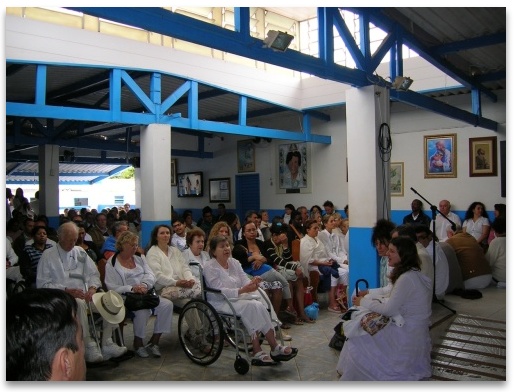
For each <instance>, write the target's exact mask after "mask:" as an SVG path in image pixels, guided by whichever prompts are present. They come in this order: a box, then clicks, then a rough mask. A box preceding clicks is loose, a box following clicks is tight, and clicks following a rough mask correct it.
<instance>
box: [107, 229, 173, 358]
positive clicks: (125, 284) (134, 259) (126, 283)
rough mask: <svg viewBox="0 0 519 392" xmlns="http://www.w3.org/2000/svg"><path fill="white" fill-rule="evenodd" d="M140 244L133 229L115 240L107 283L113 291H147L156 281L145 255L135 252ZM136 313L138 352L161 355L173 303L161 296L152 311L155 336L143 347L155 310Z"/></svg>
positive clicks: (134, 323) (122, 293)
mask: <svg viewBox="0 0 519 392" xmlns="http://www.w3.org/2000/svg"><path fill="white" fill-rule="evenodd" d="M138 244H139V237H137V236H136V235H135V234H133V233H132V232H131V231H125V232H123V233H122V234H121V235H120V236H119V238H118V239H117V242H116V243H115V247H116V249H117V252H116V253H115V254H114V255H113V256H112V257H111V258H110V259H108V261H107V263H106V272H105V284H106V287H107V288H108V290H114V291H116V292H118V293H119V294H121V295H124V293H127V292H129V291H131V292H134V293H139V294H146V292H147V291H148V290H149V289H151V288H152V287H153V285H154V284H155V281H156V279H155V275H154V274H153V271H152V270H151V268H150V267H149V265H148V263H147V262H146V260H145V259H144V258H142V257H141V256H137V255H136V254H135V251H136V250H137V247H138ZM133 313H134V315H135V316H134V318H133V333H134V338H133V347H134V348H135V353H136V354H137V355H138V356H139V357H141V358H147V357H149V354H151V355H152V356H153V357H156V358H160V356H161V353H160V350H159V340H160V337H161V336H162V334H163V333H170V332H171V322H172V318H173V303H172V302H171V301H168V300H167V299H165V298H162V297H160V303H159V305H158V306H157V307H156V308H154V310H153V314H155V316H157V317H156V318H155V325H154V328H153V335H152V336H151V338H150V340H149V342H148V344H147V345H146V346H144V337H145V336H146V325H147V324H148V320H149V319H150V316H151V314H152V311H151V309H141V310H134V311H133Z"/></svg>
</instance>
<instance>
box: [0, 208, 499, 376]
mask: <svg viewBox="0 0 519 392" xmlns="http://www.w3.org/2000/svg"><path fill="white" fill-rule="evenodd" d="M323 207H324V209H321V207H320V206H317V205H314V206H312V207H311V208H310V209H308V208H306V207H304V206H301V207H298V208H295V207H294V206H293V205H292V204H287V205H285V214H284V215H283V216H274V217H273V218H272V220H271V221H269V216H268V212H267V211H266V210H262V211H261V212H256V211H248V212H247V213H246V215H245V219H244V221H243V224H240V219H239V217H238V216H237V215H236V214H234V213H233V212H228V211H226V210H225V206H224V205H223V204H222V205H219V208H218V211H219V215H218V216H214V215H213V213H212V210H211V208H210V207H209V206H207V207H205V208H204V209H203V211H202V218H201V219H200V220H199V221H198V222H197V223H194V219H193V215H192V212H191V211H190V210H186V211H184V213H183V214H182V215H178V214H176V213H175V212H174V210H173V211H172V219H171V226H170V225H166V224H160V225H157V226H156V227H154V229H153V230H152V232H151V236H150V242H149V243H148V244H147V246H146V247H145V248H142V247H141V246H144V245H141V244H140V243H139V240H140V237H141V236H140V234H141V225H140V211H139V210H133V209H130V208H129V205H128V206H125V208H124V209H118V208H116V207H114V208H112V209H110V210H107V211H101V212H99V213H98V212H97V211H95V210H87V209H86V208H85V209H81V211H80V212H79V213H78V211H76V210H74V209H70V210H69V211H67V212H66V214H64V215H63V216H62V217H61V218H62V219H61V224H60V226H59V228H58V230H57V231H55V230H52V229H50V228H49V227H48V219H46V217H45V216H38V217H36V218H32V217H29V216H24V217H21V218H16V222H13V219H15V218H12V219H11V220H10V221H9V222H8V225H7V228H8V231H7V234H8V239H7V244H8V247H7V271H8V273H7V277H8V279H11V280H13V281H15V282H16V281H22V280H23V281H25V286H26V287H27V288H45V289H59V290H63V291H64V292H67V293H68V294H70V295H71V297H72V298H74V299H75V302H76V306H74V315H75V316H74V317H77V320H78V321H77V322H78V323H79V325H81V327H82V335H83V336H82V339H83V341H84V345H85V350H84V357H85V360H86V361H87V362H100V361H103V360H107V359H110V358H113V357H119V356H122V355H124V354H125V353H126V352H127V348H126V347H124V346H119V345H117V344H116V343H115V342H114V341H113V340H112V331H113V330H114V329H115V328H116V327H117V326H118V324H119V323H121V321H123V319H124V318H125V307H124V300H123V298H124V295H125V293H127V292H134V293H146V292H148V290H150V289H151V288H155V290H156V291H157V293H158V294H159V297H160V302H159V304H158V305H157V306H156V307H155V308H154V310H153V314H154V315H155V316H156V317H155V319H154V327H153V333H152V335H151V336H150V337H149V339H148V341H147V342H145V337H146V329H147V324H148V321H149V319H150V316H151V314H152V313H151V312H150V310H149V309H141V310H136V311H132V318H133V330H134V340H133V348H134V350H135V353H136V355H137V356H139V357H143V358H146V357H149V356H152V357H160V356H161V351H160V348H159V343H160V338H161V336H162V334H168V333H171V330H172V316H173V309H174V306H176V307H178V308H182V307H183V306H184V305H185V304H186V303H187V302H188V301H189V300H190V299H193V298H200V297H201V295H202V290H201V279H202V276H200V271H201V270H200V269H199V268H197V267H196V266H193V265H190V263H197V264H200V265H201V266H202V267H203V277H204V278H205V281H206V282H207V284H208V286H209V287H212V288H215V289H221V290H222V292H224V293H225V294H226V295H227V296H229V297H231V298H236V302H234V304H236V309H237V311H238V312H239V314H240V315H241V316H242V318H243V322H244V324H245V327H246V329H247V331H248V332H249V334H250V336H251V339H252V346H253V349H252V354H253V362H252V364H253V365H257V366H266V365H272V364H276V363H277V362H279V361H286V360H290V359H292V358H293V357H295V356H296V355H297V349H296V348H294V347H288V346H283V345H280V344H278V342H277V340H276V337H275V326H274V325H273V324H272V322H271V319H270V316H269V315H268V312H267V310H266V307H265V304H263V303H261V302H259V301H246V300H240V295H242V294H245V293H251V292H254V291H255V290H257V289H258V287H261V288H262V289H264V290H265V291H266V293H267V295H268V296H269V299H270V301H271V303H272V305H273V315H274V318H279V319H280V320H282V321H283V322H282V323H281V324H280V326H281V328H282V329H289V328H290V325H291V324H292V325H304V324H305V323H314V322H315V320H314V319H312V318H311V317H309V316H308V315H307V313H306V312H305V307H306V306H307V305H309V304H310V303H311V302H317V303H319V302H320V301H319V296H318V294H319V293H327V295H326V297H327V300H328V304H327V305H326V308H327V310H328V311H329V312H333V313H339V314H341V313H344V312H346V311H347V305H346V306H345V304H344V302H341V300H340V295H339V293H340V292H345V293H348V292H351V289H352V288H351V287H348V285H349V254H348V253H349V235H348V234H349V233H348V230H349V220H348V215H347V214H348V206H346V207H345V209H344V211H345V213H346V218H343V217H342V215H341V214H339V213H338V212H337V211H336V209H335V207H334V205H333V203H332V202H331V201H328V200H327V201H326V202H325V203H323ZM411 207H412V211H411V213H410V214H409V215H407V216H406V217H405V218H404V220H403V222H402V224H401V225H397V224H395V223H393V222H391V221H390V220H386V219H381V220H379V221H377V222H376V224H375V226H374V227H373V228H372V237H371V242H372V245H373V247H374V248H375V249H376V252H377V253H378V256H379V257H380V258H379V263H380V265H379V266H380V269H379V270H380V288H379V289H371V290H369V293H368V292H367V291H366V292H362V293H360V294H358V295H356V296H355V295H354V296H352V300H353V301H352V302H353V304H355V305H356V306H359V307H360V308H362V307H365V308H366V309H370V310H372V311H377V312H379V313H381V314H382V315H385V316H387V317H389V318H390V319H391V320H393V324H395V325H397V326H396V328H397V329H395V328H393V327H392V328H387V329H384V331H386V332H384V335H385V336H386V338H385V342H386V343H384V344H382V343H380V344H379V343H377V342H373V341H367V340H366V339H365V338H363V336H364V335H363V334H361V333H359V336H356V335H355V339H353V338H352V339H349V340H348V342H347V344H345V345H344V348H343V350H342V352H341V359H340V361H339V364H338V367H337V370H338V372H339V373H340V374H342V379H344V380H365V379H373V380H376V379H378V380H380V379H395V380H398V379H400V380H402V379H404V378H402V377H403V373H399V372H398V369H395V368H392V370H391V371H389V372H381V371H380V369H381V368H383V367H384V366H383V364H382V362H383V360H384V358H386V357H388V358H391V353H390V350H393V349H394V351H398V350H399V349H401V348H402V347H407V346H406V345H409V347H408V350H409V351H408V356H407V357H406V358H407V359H406V360H405V361H403V362H402V364H401V365H402V372H403V371H404V370H403V368H404V367H406V368H407V369H409V368H413V369H415V373H409V374H408V376H409V377H410V378H409V379H421V378H424V377H428V371H430V369H429V368H428V367H427V366H428V365H426V364H425V363H423V358H424V355H425V354H424V350H425V351H427V350H429V351H430V342H429V343H428V345H425V346H423V347H422V349H420V350H416V348H415V347H414V346H413V345H412V344H411V343H409V341H410V340H409V339H410V336H414V337H415V338H420V339H426V338H425V335H424V334H425V332H424V331H425V329H424V328H425V327H424V325H425V324H424V323H425V321H424V320H425V319H428V317H429V316H430V298H429V297H436V298H437V299H439V300H442V299H443V298H444V297H445V295H446V294H449V293H451V292H453V291H455V290H456V289H461V290H468V289H482V288H485V287H487V286H488V285H490V284H492V282H493V284H496V285H497V286H498V287H506V247H505V244H506V221H505V208H504V205H502V204H496V205H495V216H496V219H495V220H494V222H492V223H491V222H490V220H489V218H488V214H487V213H486V210H485V206H484V205H483V203H480V202H474V203H472V204H471V205H470V207H469V208H468V210H467V212H466V215H465V219H464V220H463V221H462V220H460V219H459V217H458V216H457V215H456V214H454V213H452V212H451V211H450V208H451V206H450V203H449V202H448V201H447V200H442V201H441V202H440V208H439V215H438V216H437V219H436V220H433V221H431V220H430V218H429V217H428V216H427V215H425V214H424V213H423V211H422V207H423V206H422V203H421V202H420V201H419V200H413V202H412V204H411ZM15 223H17V224H15ZM402 238H403V239H402ZM410 244H412V245H413V246H411V245H410ZM58 261H59V262H58ZM405 282H407V286H406V284H405ZM409 283H412V284H413V285H414V287H415V289H410V288H409V287H408V284H409ZM433 288H434V293H433ZM413 290H415V291H414V293H415V294H416V293H418V292H419V295H418V296H417V297H416V298H415V302H416V304H412V303H410V302H409V301H408V299H409V298H411V297H413ZM416 290H418V291H416ZM306 292H310V293H311V302H308V298H307V296H305V293H306ZM370 298H378V300H377V301H378V302H380V304H381V305H380V306H378V305H377V306H374V305H372V304H371V303H372V302H373V301H371V302H368V299H370ZM65 299H66V298H65ZM207 299H208V301H209V302H210V303H211V304H212V305H213V306H215V308H216V309H219V310H226V306H227V305H226V304H225V303H223V302H222V301H221V299H218V298H216V297H215V296H214V295H208V298H207ZM60 300H61V301H63V299H60ZM422 302H423V304H427V303H428V304H429V305H428V306H425V305H424V306H425V309H423V312H422V313H420V314H416V315H414V314H412V313H409V312H410V311H411V312H412V310H409V309H413V306H415V305H420V306H422ZM428 309H429V310H428ZM92 311H93V312H95V313H99V314H100V315H101V317H102V319H103V324H102V331H103V333H102V341H101V342H100V344H98V343H97V342H96V340H95V339H94V337H93V336H91V333H90V332H89V331H90V329H89V327H88V318H87V317H88V316H87V314H88V313H89V312H92ZM126 312H127V311H126ZM402 312H403V313H402ZM406 312H407V313H406ZM401 315H404V317H403V318H404V319H405V322H406V323H407V325H409V328H411V327H412V326H414V327H416V328H418V329H416V328H415V329H413V331H414V332H413V333H412V334H410V333H407V332H406V331H407V329H405V328H404V329H402V328H401V327H402V325H403V324H402V325H398V323H399V321H398V320H400V319H399V318H398V317H401ZM394 320H397V321H394ZM188 324H189V325H193V326H195V327H194V328H193V331H191V330H190V331H188V332H187V333H186V334H187V335H188V336H187V335H186V339H190V340H191V341H193V342H197V344H198V346H199V347H200V348H201V349H204V342H203V340H204V339H202V338H201V337H200V336H197V330H198V328H197V326H198V325H199V324H200V320H199V319H197V318H196V317H194V316H191V319H189V320H188ZM406 328H407V327H406ZM258 332H261V333H263V336H264V337H265V339H266V341H267V342H268V344H269V345H270V348H271V351H270V354H267V353H265V352H264V351H262V349H261V346H260V344H259V340H258ZM280 333H281V334H282V338H283V340H291V337H290V336H289V335H288V334H286V333H285V332H280ZM354 334H355V333H354ZM413 334H414V335H413ZM415 335H416V336H415ZM377 336H379V337H380V336H382V335H377ZM382 337H383V336H382ZM381 339H382V338H381ZM426 340H427V339H426ZM389 343H390V344H389ZM393 346H394V347H393ZM373 350H375V351H377V350H378V352H379V354H380V355H379V359H380V361H381V365H380V366H379V365H376V364H373V363H369V358H366V355H367V354H366V353H367V352H372V351H373ZM406 361H407V362H406ZM408 362H409V364H408ZM411 364H412V366H411ZM399 366H400V365H399ZM413 366H414V367H413ZM8 370H9V369H8ZM47 376H48V377H50V375H47ZM13 377H14V376H13ZM405 379H407V378H405Z"/></svg>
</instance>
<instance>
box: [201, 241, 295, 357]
mask: <svg viewBox="0 0 519 392" xmlns="http://www.w3.org/2000/svg"><path fill="white" fill-rule="evenodd" d="M209 254H210V255H211V256H212V258H211V260H209V261H208V262H207V263H206V264H205V266H204V278H205V281H206V284H207V286H208V287H210V288H213V289H217V290H221V292H222V293H223V294H225V295H226V296H227V298H229V299H233V307H234V309H235V311H236V313H237V314H238V315H240V316H241V321H242V322H243V324H244V326H245V328H246V329H247V332H248V333H249V335H250V337H251V340H252V347H253V348H252V354H253V359H252V365H255V366H268V365H275V364H276V363H277V362H279V361H288V360H290V359H292V358H294V357H295V356H296V355H297V349H296V348H295V347H288V346H282V345H280V344H278V342H277V341H276V337H275V333H274V325H273V324H272V321H271V319H270V314H269V312H268V311H267V308H266V307H265V305H264V304H263V303H262V302H260V301H256V300H255V299H240V295H242V294H246V293H253V292H255V291H256V290H257V289H258V287H259V283H260V281H261V278H260V277H259V276H255V277H253V278H252V279H249V278H248V277H247V275H246V274H245V272H244V271H243V269H242V267H241V264H240V263H239V262H238V261H237V260H235V259H233V258H232V257H231V247H230V245H229V240H228V239H227V237H225V236H222V235H217V236H215V237H213V238H212V239H211V242H210V243H209ZM242 298H243V297H242ZM207 299H208V301H209V302H210V303H211V304H212V305H213V306H214V308H215V309H216V310H217V311H220V312H225V313H229V312H230V308H229V305H228V304H227V303H226V302H225V300H224V299H223V298H222V297H221V296H219V295H216V294H212V293H208V294H207ZM260 332H261V333H263V334H264V335H265V339H266V340H267V342H268V344H269V345H270V349H271V351H270V355H268V354H266V353H265V352H264V351H262V349H261V345H260V342H259V338H258V334H259V333H260Z"/></svg>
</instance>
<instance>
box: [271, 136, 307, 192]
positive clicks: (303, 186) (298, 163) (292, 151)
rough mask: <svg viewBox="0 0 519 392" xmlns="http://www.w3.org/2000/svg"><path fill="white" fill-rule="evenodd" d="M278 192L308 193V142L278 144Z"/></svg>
mask: <svg viewBox="0 0 519 392" xmlns="http://www.w3.org/2000/svg"><path fill="white" fill-rule="evenodd" d="M277 166H278V181H277V190H278V193H310V192H311V186H310V144H308V143H289V144H279V145H278V159H277Z"/></svg>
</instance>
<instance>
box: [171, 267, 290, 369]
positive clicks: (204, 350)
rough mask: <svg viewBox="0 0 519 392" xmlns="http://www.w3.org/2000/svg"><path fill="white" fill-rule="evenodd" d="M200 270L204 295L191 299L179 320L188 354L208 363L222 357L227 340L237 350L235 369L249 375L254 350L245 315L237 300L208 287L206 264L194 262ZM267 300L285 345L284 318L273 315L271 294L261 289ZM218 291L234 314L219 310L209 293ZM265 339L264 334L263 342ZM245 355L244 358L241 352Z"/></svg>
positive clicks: (278, 333) (180, 331) (193, 359)
mask: <svg viewBox="0 0 519 392" xmlns="http://www.w3.org/2000/svg"><path fill="white" fill-rule="evenodd" d="M190 265H191V266H198V268H199V269H200V278H201V279H200V281H201V282H200V283H201V286H202V298H195V299H192V300H190V301H189V302H188V303H187V304H186V305H184V307H183V308H182V310H181V313H180V316H179V321H178V336H179V340H180V345H181V346H182V349H183V350H184V352H185V353H186V355H187V357H188V358H189V359H190V360H191V361H193V362H194V363H196V364H198V365H202V366H208V365H210V364H212V363H214V362H215V361H216V360H218V358H219V357H220V355H221V353H222V351H223V347H224V341H227V342H228V343H230V346H231V347H233V348H234V350H235V351H236V359H235V361H234V370H236V372H237V373H238V374H241V375H243V374H247V372H248V371H249V369H250V363H251V358H250V353H251V352H252V343H251V338H250V336H249V335H248V333H247V330H246V328H245V326H244V325H243V323H242V322H241V318H240V316H239V315H238V314H236V311H235V309H234V307H233V305H232V303H233V301H232V300H231V299H229V298H227V297H226V296H225V295H224V294H223V293H222V292H221V291H220V290H215V289H212V288H210V287H207V286H205V284H204V279H203V273H202V266H201V265H200V264H198V263H190ZM258 292H259V293H260V295H261V297H262V298H263V301H264V302H265V303H266V304H267V310H268V311H269V313H270V315H271V321H272V323H273V325H274V326H275V327H276V328H275V329H274V330H275V331H276V335H277V336H276V337H277V339H279V340H281V343H282V344H283V343H284V342H283V337H282V334H281V328H280V327H281V321H279V320H278V319H277V317H273V315H274V314H275V313H274V312H273V307H272V303H271V302H270V299H269V297H268V295H267V294H266V293H265V292H264V291H263V290H262V289H261V288H260V289H258ZM207 293H214V294H216V295H218V296H222V298H223V299H224V300H225V302H226V303H227V304H228V305H229V308H230V309H231V312H230V313H222V312H218V311H217V310H216V309H215V308H214V307H213V306H212V305H211V304H210V303H209V302H208V301H207V300H206V294H207ZM261 342H262V338H261V337H260V343H261ZM242 353H243V354H244V357H242V355H241V354H242Z"/></svg>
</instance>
